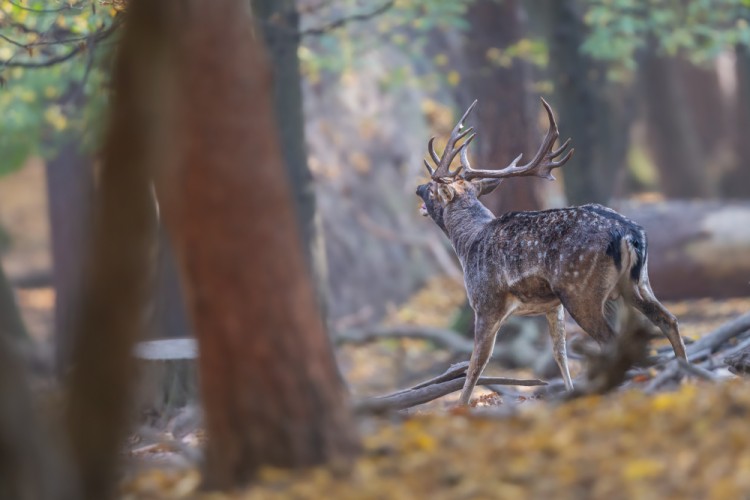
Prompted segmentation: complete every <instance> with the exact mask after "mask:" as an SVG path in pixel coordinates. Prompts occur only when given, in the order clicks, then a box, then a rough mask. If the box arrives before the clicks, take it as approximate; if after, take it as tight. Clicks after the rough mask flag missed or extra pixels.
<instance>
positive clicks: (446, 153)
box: [424, 100, 477, 182]
mask: <svg viewBox="0 0 750 500" xmlns="http://www.w3.org/2000/svg"><path fill="white" fill-rule="evenodd" d="M476 104H477V101H476V100H475V101H474V102H473V103H471V106H469V109H467V110H466V112H465V113H464V114H463V116H462V117H461V119H460V120H459V121H458V123H457V124H456V126H455V127H453V131H452V132H451V136H450V137H449V138H448V143H447V144H446V145H445V149H444V150H443V156H438V154H437V153H436V152H435V138H434V137H433V138H432V139H430V142H429V143H428V144H427V150H428V151H429V152H430V157H431V158H432V161H433V162H435V165H437V168H435V169H434V170H433V169H432V168H431V167H430V165H429V163H428V162H427V160H424V164H425V167H427V171H428V172H430V176H431V177H432V179H433V180H434V181H437V182H444V181H443V180H442V179H444V178H446V177H449V178H455V177H456V176H457V175H458V174H459V172H460V171H461V168H462V166H463V165H461V166H459V167H458V168H457V169H456V170H455V171H451V169H450V166H451V162H452V161H453V159H454V158H455V157H456V155H457V154H459V153H461V151H462V150H465V149H466V147H467V146H468V145H469V143H470V142H471V141H472V139H474V137H475V136H476V134H474V133H472V132H474V128H473V127H469V128H467V129H466V130H463V128H464V121H466V117H468V116H469V113H471V111H472V110H473V109H474V106H476ZM469 134H471V135H470V136H469V138H468V139H466V141H464V143H463V144H461V145H460V146H459V147H456V143H457V142H458V141H460V140H461V139H463V138H464V137H466V136H467V135H469Z"/></svg>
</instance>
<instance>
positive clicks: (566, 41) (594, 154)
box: [526, 0, 633, 205]
mask: <svg viewBox="0 0 750 500" xmlns="http://www.w3.org/2000/svg"><path fill="white" fill-rule="evenodd" d="M526 4H527V5H528V6H529V8H530V9H531V12H532V13H538V15H539V18H541V19H542V20H543V23H542V25H543V30H544V34H545V38H546V40H547V46H548V47H549V66H548V71H549V76H550V78H551V80H552V84H553V86H554V92H553V99H552V103H553V106H554V108H555V111H556V112H557V113H558V115H559V116H558V124H559V126H560V135H561V136H562V137H563V138H566V137H571V138H572V139H573V147H575V150H576V152H575V155H574V156H573V158H572V159H571V160H570V162H569V163H567V164H566V165H565V167H564V168H563V169H562V170H563V172H562V174H561V176H562V177H563V178H564V180H565V194H566V196H567V198H568V202H569V203H570V204H572V205H580V204H583V203H591V202H595V203H607V202H608V201H609V199H610V197H611V196H612V193H613V191H614V189H615V184H616V180H617V177H618V172H620V171H621V170H622V169H623V168H624V162H625V156H626V154H627V147H628V142H629V136H630V121H631V119H632V116H633V113H632V111H631V110H632V106H629V105H628V104H629V103H628V101H629V99H628V92H627V90H626V89H625V87H624V86H623V85H616V84H613V83H611V82H608V81H607V74H606V66H605V65H604V64H603V63H601V62H597V61H594V60H593V59H592V58H591V57H589V56H588V55H586V54H585V53H583V52H582V51H581V45H582V44H583V42H584V41H585V39H586V32H587V28H586V25H585V24H584V22H583V5H582V3H581V2H579V1H577V0H555V1H552V2H550V1H548V0H529V1H527V2H526Z"/></svg>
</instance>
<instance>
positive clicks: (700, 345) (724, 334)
mask: <svg viewBox="0 0 750 500" xmlns="http://www.w3.org/2000/svg"><path fill="white" fill-rule="evenodd" d="M747 330H750V312H749V313H745V314H742V315H740V316H738V317H736V318H734V319H733V320H731V321H728V322H726V323H724V324H723V325H721V326H719V327H718V328H717V329H716V330H714V331H712V332H711V333H707V334H706V335H704V336H703V337H701V338H700V339H698V340H696V341H695V342H693V343H692V344H690V346H689V347H688V348H687V353H688V359H689V358H690V356H691V355H694V354H696V353H698V352H699V351H702V350H703V349H710V350H711V351H714V350H716V349H717V348H718V347H719V346H721V345H722V344H723V343H724V342H726V341H728V340H729V339H732V338H734V337H736V336H738V335H740V334H742V333H744V332H745V331H747ZM672 357H674V353H673V354H672Z"/></svg>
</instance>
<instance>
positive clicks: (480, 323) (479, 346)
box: [458, 311, 510, 405]
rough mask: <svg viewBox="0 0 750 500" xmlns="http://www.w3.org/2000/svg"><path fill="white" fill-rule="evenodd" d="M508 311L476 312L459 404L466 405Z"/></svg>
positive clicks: (490, 353)
mask: <svg viewBox="0 0 750 500" xmlns="http://www.w3.org/2000/svg"><path fill="white" fill-rule="evenodd" d="M509 314H510V312H509V311H508V312H506V313H505V314H502V315H485V314H476V315H475V319H474V350H473V351H472V353H471V360H470V361H469V368H468V369H467V370H466V382H464V387H463V389H462V390H461V397H460V398H459V400H458V402H459V404H460V405H468V404H469V401H470V400H471V393H472V392H473V391H474V387H475V386H476V385H477V381H478V380H479V376H480V375H481V374H482V371H484V367H485V366H487V362H488V361H489V360H490V356H491V355H492V350H493V349H494V348H495V338H496V337H497V331H498V329H499V328H500V324H501V323H502V322H503V321H504V320H505V318H507V317H508V315H509Z"/></svg>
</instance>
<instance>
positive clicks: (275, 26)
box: [251, 0, 327, 316]
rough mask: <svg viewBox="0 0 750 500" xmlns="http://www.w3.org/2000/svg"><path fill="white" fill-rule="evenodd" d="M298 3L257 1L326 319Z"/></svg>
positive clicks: (255, 5) (256, 14) (304, 233)
mask: <svg viewBox="0 0 750 500" xmlns="http://www.w3.org/2000/svg"><path fill="white" fill-rule="evenodd" d="M295 4H296V2H295V0H251V5H252V11H253V16H254V17H256V18H257V19H258V22H259V28H260V30H261V31H262V32H263V38H264V40H265V46H266V50H267V51H268V56H269V61H270V63H271V70H272V77H273V82H274V85H273V98H274V107H275V110H276V123H277V126H278V131H279V142H280V144H281V151H282V154H283V156H284V161H285V163H286V168H287V173H288V175H289V181H290V183H291V188H292V197H293V201H294V206H295V209H296V213H297V220H298V221H299V228H300V231H301V233H302V242H303V244H304V246H305V252H306V254H307V259H308V265H309V266H310V269H311V271H312V275H313V278H314V280H315V286H316V288H317V290H318V294H319V298H320V301H321V304H322V305H323V311H324V316H325V297H326V296H327V293H326V292H327V290H326V288H327V287H326V282H327V266H326V254H325V245H324V239H323V233H322V228H321V225H320V222H319V219H318V217H317V213H318V211H317V206H316V202H315V186H314V185H313V178H312V173H311V172H310V168H309V167H308V165H307V147H306V144H305V128H304V124H305V120H304V116H303V109H304V108H303V103H302V86H301V83H302V76H301V74H300V62H299V56H298V55H297V52H298V49H299V35H298V34H297V33H298V32H299V14H298V12H297V8H296V5H295Z"/></svg>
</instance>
